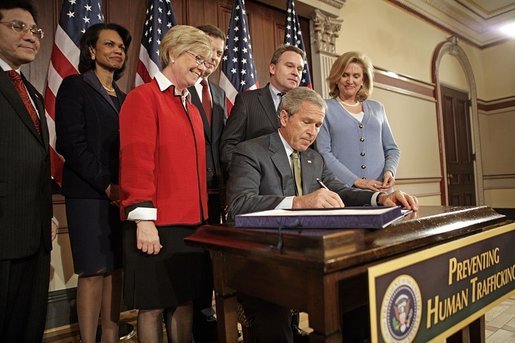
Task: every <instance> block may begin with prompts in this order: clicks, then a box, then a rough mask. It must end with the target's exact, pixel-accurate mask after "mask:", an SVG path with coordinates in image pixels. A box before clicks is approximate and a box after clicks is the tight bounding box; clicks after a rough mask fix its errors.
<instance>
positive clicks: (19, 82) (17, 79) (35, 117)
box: [6, 70, 41, 134]
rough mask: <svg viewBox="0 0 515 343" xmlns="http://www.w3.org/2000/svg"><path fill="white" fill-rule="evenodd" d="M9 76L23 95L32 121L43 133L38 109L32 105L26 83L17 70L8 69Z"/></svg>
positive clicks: (38, 130) (21, 95)
mask: <svg viewBox="0 0 515 343" xmlns="http://www.w3.org/2000/svg"><path fill="white" fill-rule="evenodd" d="M6 73H7V76H9V78H10V79H11V81H12V83H13V85H14V88H16V91H17V92H18V94H19V95H20V97H21V100H22V101H23V104H24V105H25V108H26V109H27V112H29V115H30V119H31V120H32V123H34V126H35V127H36V131H37V133H38V134H41V124H40V122H39V117H38V114H37V112H36V109H35V108H34V106H33V105H32V102H31V101H30V98H29V93H28V92H27V89H26V88H25V85H24V84H23V80H22V78H21V76H20V74H18V73H17V72H16V71H14V70H9V71H6Z"/></svg>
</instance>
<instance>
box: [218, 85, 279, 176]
mask: <svg viewBox="0 0 515 343" xmlns="http://www.w3.org/2000/svg"><path fill="white" fill-rule="evenodd" d="M278 128H279V116H278V115H277V110H276V108H275V105H274V100H273V99H272V95H271V94H270V84H267V85H266V86H265V87H263V88H260V89H256V90H253V91H249V92H242V93H238V95H237V96H236V100H235V102H234V107H233V108H232V110H231V115H230V116H229V119H228V120H227V125H226V126H225V129H224V132H223V133H222V141H221V144H220V149H221V160H222V164H223V166H224V169H225V170H226V171H228V170H229V167H230V164H231V157H232V153H233V151H234V149H235V148H236V145H238V143H240V142H243V141H246V140H249V139H252V138H256V137H259V136H262V135H266V134H268V133H272V132H274V131H276V130H277V129H278Z"/></svg>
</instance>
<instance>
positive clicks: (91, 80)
mask: <svg viewBox="0 0 515 343" xmlns="http://www.w3.org/2000/svg"><path fill="white" fill-rule="evenodd" d="M82 77H83V79H84V82H86V83H87V84H88V85H90V86H91V87H93V89H95V90H96V91H97V92H98V93H99V94H100V95H101V96H102V98H104V100H105V101H106V102H107V103H108V104H109V106H111V108H112V109H113V110H114V113H116V114H118V109H117V108H116V106H115V105H114V103H113V100H112V99H111V97H110V96H109V94H107V92H106V90H105V89H104V87H103V86H102V84H101V83H100V81H99V80H98V78H97V76H96V75H95V72H94V71H93V70H90V71H87V72H85V73H84V74H82ZM113 87H114V88H115V90H116V95H117V96H118V98H119V99H120V103H122V102H123V100H124V99H125V96H124V95H123V93H122V92H121V91H120V89H119V88H118V86H117V85H116V83H115V82H113ZM120 95H123V96H120Z"/></svg>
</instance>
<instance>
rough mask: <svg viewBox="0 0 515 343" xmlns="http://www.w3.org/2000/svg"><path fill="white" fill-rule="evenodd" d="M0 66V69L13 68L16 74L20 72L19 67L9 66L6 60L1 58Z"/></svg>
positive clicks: (7, 69)
mask: <svg viewBox="0 0 515 343" xmlns="http://www.w3.org/2000/svg"><path fill="white" fill-rule="evenodd" d="M0 67H2V69H3V70H4V71H9V70H14V71H15V72H17V73H18V74H19V73H20V68H18V69H13V68H11V66H10V65H9V64H8V63H7V62H6V61H4V60H3V59H2V58H0Z"/></svg>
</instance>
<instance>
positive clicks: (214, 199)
mask: <svg viewBox="0 0 515 343" xmlns="http://www.w3.org/2000/svg"><path fill="white" fill-rule="evenodd" d="M208 211H209V212H208V213H209V219H208V221H207V222H208V224H211V225H217V224H220V220H221V215H222V201H221V197H220V194H219V193H211V192H210V194H209V199H208ZM203 263H204V268H205V269H204V270H205V271H206V272H205V274H204V275H202V281H201V282H202V284H201V286H200V287H201V296H200V297H199V298H197V299H194V300H193V336H194V337H195V339H197V340H200V339H201V338H202V339H204V338H211V337H209V336H213V335H215V334H216V332H214V333H213V332H208V331H209V328H208V327H207V325H208V323H207V319H208V316H207V315H206V314H205V313H203V312H202V311H203V310H205V309H209V308H211V305H212V301H213V267H212V264H211V256H210V254H209V252H208V251H206V252H205V254H204V262H203ZM213 326H214V324H213ZM212 338H214V339H216V337H212Z"/></svg>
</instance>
